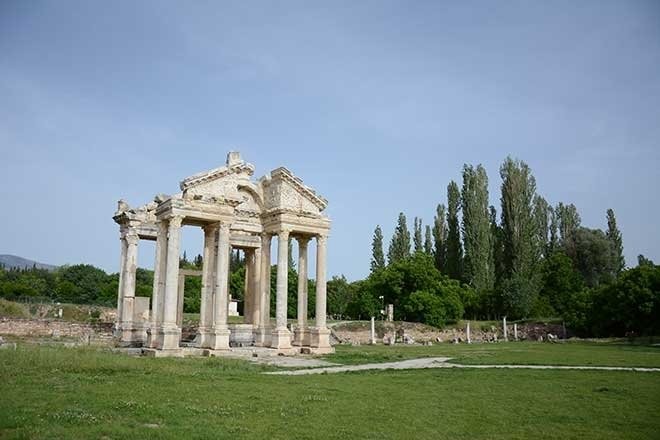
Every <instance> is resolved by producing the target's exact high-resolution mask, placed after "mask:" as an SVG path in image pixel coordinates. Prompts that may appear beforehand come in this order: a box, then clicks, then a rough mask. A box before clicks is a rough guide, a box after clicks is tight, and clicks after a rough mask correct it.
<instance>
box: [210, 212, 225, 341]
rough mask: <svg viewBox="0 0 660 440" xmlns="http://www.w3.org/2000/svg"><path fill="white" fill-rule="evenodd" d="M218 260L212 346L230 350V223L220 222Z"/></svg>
mask: <svg viewBox="0 0 660 440" xmlns="http://www.w3.org/2000/svg"><path fill="white" fill-rule="evenodd" d="M216 260H217V261H216V281H215V299H214V303H215V304H214V314H213V341H212V342H213V343H212V344H211V348H212V349H214V350H228V349H229V328H228V326H227V315H228V313H229V303H228V299H229V296H228V290H229V223H221V224H220V231H219V233H218V257H217V259H216Z"/></svg>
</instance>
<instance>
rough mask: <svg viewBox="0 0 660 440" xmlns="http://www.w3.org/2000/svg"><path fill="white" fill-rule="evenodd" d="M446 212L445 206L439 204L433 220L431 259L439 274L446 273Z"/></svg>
mask: <svg viewBox="0 0 660 440" xmlns="http://www.w3.org/2000/svg"><path fill="white" fill-rule="evenodd" d="M446 217H447V212H446V208H445V205H443V204H439V205H438V207H437V208H436V215H435V217H434V219H433V238H434V240H435V243H434V244H435V246H434V248H433V257H434V260H435V267H436V269H438V270H439V271H440V272H441V273H445V274H446V273H447V272H446V262H447V220H446Z"/></svg>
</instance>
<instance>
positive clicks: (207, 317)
mask: <svg viewBox="0 0 660 440" xmlns="http://www.w3.org/2000/svg"><path fill="white" fill-rule="evenodd" d="M217 233H218V225H217V224H209V225H205V226H204V254H203V255H202V264H203V266H202V292H201V303H200V309H199V332H200V333H203V332H208V331H209V330H210V329H211V326H212V325H213V287H214V284H215V280H213V271H214V265H215V261H214V260H215V249H214V247H215V236H216V234H217Z"/></svg>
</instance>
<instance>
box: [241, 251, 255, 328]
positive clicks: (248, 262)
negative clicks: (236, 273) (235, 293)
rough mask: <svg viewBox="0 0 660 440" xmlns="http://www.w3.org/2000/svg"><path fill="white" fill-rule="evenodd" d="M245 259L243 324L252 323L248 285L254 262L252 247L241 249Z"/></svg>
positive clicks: (250, 291) (251, 302)
mask: <svg viewBox="0 0 660 440" xmlns="http://www.w3.org/2000/svg"><path fill="white" fill-rule="evenodd" d="M243 257H244V261H245V277H244V279H243V322H244V323H245V324H252V323H253V322H252V310H253V301H252V289H251V286H250V279H251V273H252V270H253V268H252V265H253V264H254V259H253V254H252V249H248V250H245V251H243Z"/></svg>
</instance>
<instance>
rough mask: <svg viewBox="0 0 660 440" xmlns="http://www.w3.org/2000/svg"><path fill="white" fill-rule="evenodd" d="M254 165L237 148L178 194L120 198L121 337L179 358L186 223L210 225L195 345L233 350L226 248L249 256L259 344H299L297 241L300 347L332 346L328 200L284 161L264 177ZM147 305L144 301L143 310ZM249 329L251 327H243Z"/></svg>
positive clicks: (251, 310)
mask: <svg viewBox="0 0 660 440" xmlns="http://www.w3.org/2000/svg"><path fill="white" fill-rule="evenodd" d="M253 174H254V166H253V165H252V164H249V163H247V162H245V161H243V160H242V159H241V157H240V154H239V153H237V152H231V153H229V154H228V155H227V163H226V165H225V166H222V167H219V168H215V169H212V170H210V171H206V172H202V173H198V174H195V175H193V176H190V177H188V178H186V179H184V180H183V181H182V182H181V184H180V189H181V192H180V193H177V194H174V195H170V196H167V195H162V194H161V195H158V196H156V197H155V198H154V201H153V202H151V203H148V204H146V205H143V206H141V207H139V208H135V209H133V208H131V207H130V206H129V205H128V204H127V203H126V202H124V201H120V202H119V206H118V209H117V212H116V213H115V215H114V217H113V218H114V220H115V222H117V223H118V224H119V225H120V240H121V259H120V272H119V273H120V277H119V292H118V301H117V311H118V319H117V324H116V330H117V334H118V335H119V336H120V337H121V340H122V341H123V342H125V343H128V344H135V345H140V344H146V345H147V346H149V347H150V348H152V349H154V350H156V351H158V352H159V353H163V352H170V353H172V354H176V352H177V351H178V350H179V342H180V336H181V318H180V316H181V307H182V306H183V301H182V298H181V297H180V290H181V288H180V283H181V279H182V278H181V275H184V274H183V273H182V271H180V270H179V240H180V229H181V226H183V225H192V226H198V227H201V228H202V229H203V230H204V253H203V262H204V266H203V269H202V271H201V277H202V292H201V295H202V298H201V312H200V326H199V335H198V337H197V339H196V340H197V341H198V345H199V347H201V348H206V349H209V350H224V349H228V348H229V333H230V329H229V326H228V324H227V316H228V304H229V297H228V280H229V250H230V248H234V249H242V250H243V251H244V252H245V255H246V260H247V263H246V269H247V270H246V283H245V284H246V292H245V312H244V315H245V323H246V324H250V325H251V326H252V329H253V339H254V342H255V344H256V345H260V346H270V347H272V348H275V349H278V350H280V351H284V352H287V351H290V350H291V349H292V347H291V345H292V335H291V332H290V331H289V330H288V329H287V325H286V323H287V322H286V311H287V277H288V268H287V262H288V255H287V254H288V242H289V239H290V238H295V239H296V240H297V242H298V245H299V262H298V267H299V272H300V274H299V279H300V282H299V286H298V309H299V311H298V325H297V328H296V334H295V338H294V340H293V344H294V345H299V346H308V347H310V351H312V352H319V353H321V352H328V351H330V350H331V347H330V344H329V333H330V332H329V331H328V329H327V327H326V321H325V316H326V291H325V290H326V283H325V280H326V267H325V266H326V263H325V262H326V241H327V236H328V232H329V231H330V220H329V219H328V217H327V216H325V214H324V213H323V211H324V210H325V208H326V207H327V204H328V202H327V201H326V200H325V199H324V198H323V197H321V196H319V195H318V194H316V192H315V191H314V190H313V189H311V188H310V187H308V186H306V185H304V184H303V182H302V180H301V179H300V178H298V177H296V176H295V175H294V174H293V173H291V172H290V171H289V170H287V169H286V168H284V167H280V168H277V169H275V170H273V171H272V172H271V173H269V174H268V175H267V176H264V177H262V178H261V179H259V180H258V181H256V182H254V181H252V180H251V178H252V176H253ZM274 236H277V238H278V246H277V262H278V271H277V290H276V291H277V293H276V294H277V298H276V312H275V315H276V326H275V328H271V324H270V316H271V310H270V261H271V257H270V256H271V242H272V238H273V237H274ZM140 239H144V240H155V241H156V258H155V268H154V288H153V294H152V301H151V314H150V320H149V324H148V326H147V327H148V328H147V329H146V330H145V329H144V328H143V327H144V326H143V325H141V324H139V323H138V322H136V319H135V317H134V316H135V312H136V310H135V309H136V305H137V304H138V302H139V303H140V304H142V300H140V301H138V299H137V298H135V270H136V268H137V245H138V241H139V240H140ZM311 239H316V242H317V246H316V252H317V256H316V260H317V267H316V280H317V287H316V297H317V301H316V306H317V307H316V316H317V319H316V325H315V326H314V327H308V325H307V316H306V315H307V314H306V310H307V244H308V242H309V241H310V240H311ZM140 308H141V307H140ZM243 330H244V329H243Z"/></svg>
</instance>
